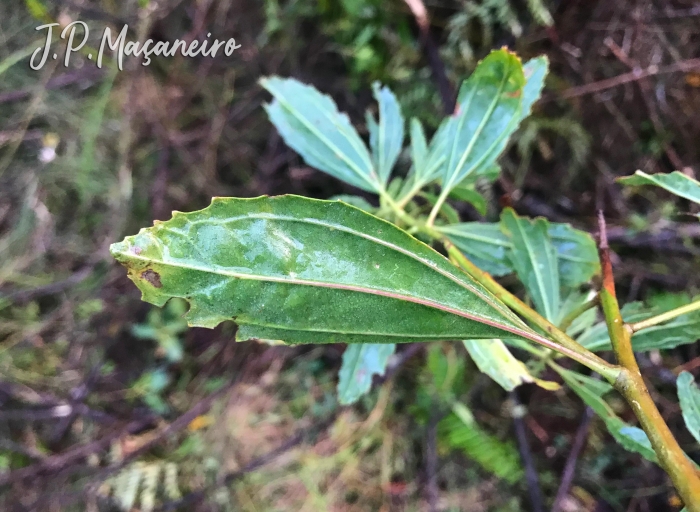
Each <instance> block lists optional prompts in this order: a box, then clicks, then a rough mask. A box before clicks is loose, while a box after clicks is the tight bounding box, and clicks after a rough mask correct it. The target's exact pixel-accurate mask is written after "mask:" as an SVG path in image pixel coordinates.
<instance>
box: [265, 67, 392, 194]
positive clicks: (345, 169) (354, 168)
mask: <svg viewBox="0 0 700 512" xmlns="http://www.w3.org/2000/svg"><path fill="white" fill-rule="evenodd" d="M260 84H261V85H262V86H263V87H264V88H265V89H267V90H268V91H269V92H270V93H271V94H272V96H273V97H274V98H275V99H274V101H273V102H272V103H269V104H267V105H265V109H266V110H267V114H268V116H269V117H270V121H271V122H272V124H274V125H275V127H276V128H277V130H278V131H279V133H280V135H281V136H282V138H283V139H284V141H285V142H286V143H287V145H288V146H289V147H291V148H292V149H294V150H295V151H296V152H297V153H299V154H300V155H301V156H302V157H303V158H304V160H305V161H306V163H307V164H309V165H310V166H311V167H315V168H316V169H319V170H321V171H323V172H325V173H328V174H330V175H331V176H333V177H335V178H338V179H339V180H343V181H345V182H346V183H349V184H350V185H353V186H355V187H357V188H360V189H362V190H366V191H368V192H379V191H380V190H382V184H381V183H380V181H379V178H378V176H377V173H376V171H375V169H374V166H373V165H372V159H371V157H370V154H369V151H367V147H366V146H365V144H364V142H363V141H362V139H361V138H360V136H359V135H358V133H357V132H356V131H355V129H354V128H353V126H352V124H351V123H350V120H349V119H348V117H347V115H345V114H342V113H340V112H338V108H337V107H336V105H335V103H334V102H333V100H332V99H331V98H330V97H329V96H326V95H325V94H321V93H320V92H318V91H317V90H316V89H315V88H313V87H311V86H309V85H304V84H302V83H301V82H298V81H297V80H294V79H291V78H288V79H283V78H279V77H275V76H273V77H269V78H263V79H262V80H261V81H260Z"/></svg>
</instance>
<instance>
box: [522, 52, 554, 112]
mask: <svg viewBox="0 0 700 512" xmlns="http://www.w3.org/2000/svg"><path fill="white" fill-rule="evenodd" d="M548 72H549V59H547V57H546V56H545V55H541V56H539V57H535V58H534V59H530V60H529V61H527V62H526V63H525V65H524V66H523V75H524V76H525V87H524V88H523V105H522V109H521V111H520V120H521V121H522V120H523V119H525V118H526V117H528V116H529V115H530V113H531V111H532V105H534V103H535V102H536V101H537V100H538V99H539V98H540V96H541V95H542V89H543V88H544V79H545V78H546V76H547V73H548Z"/></svg>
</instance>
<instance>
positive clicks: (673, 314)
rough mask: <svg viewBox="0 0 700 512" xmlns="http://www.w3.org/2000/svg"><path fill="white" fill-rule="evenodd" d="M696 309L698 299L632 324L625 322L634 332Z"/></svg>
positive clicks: (699, 307)
mask: <svg viewBox="0 0 700 512" xmlns="http://www.w3.org/2000/svg"><path fill="white" fill-rule="evenodd" d="M697 310H700V300H696V301H695V302H691V303H690V304H686V305H685V306H681V307H679V308H676V309H672V310H671V311H667V312H666V313H662V314H660V315H657V316H653V317H651V318H647V319H646V320H641V321H639V322H635V323H633V324H627V328H628V329H630V330H631V331H632V332H633V333H635V332H637V331H641V330H642V329H646V328H647V327H653V326H655V325H659V324H662V323H664V322H668V321H669V320H673V319H674V318H676V317H678V316H681V315H685V314H687V313H692V312H693V311H697Z"/></svg>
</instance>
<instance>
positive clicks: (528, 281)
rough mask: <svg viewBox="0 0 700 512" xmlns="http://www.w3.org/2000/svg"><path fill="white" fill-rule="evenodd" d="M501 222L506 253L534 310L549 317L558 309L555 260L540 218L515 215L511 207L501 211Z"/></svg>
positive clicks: (554, 314)
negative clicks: (509, 245)
mask: <svg viewBox="0 0 700 512" xmlns="http://www.w3.org/2000/svg"><path fill="white" fill-rule="evenodd" d="M501 225H502V226H503V228H504V230H506V231H507V233H508V234H509V235H510V239H511V243H512V244H513V248H512V250H511V251H510V253H509V254H508V257H509V258H510V261H511V263H512V264H513V268H515V271H516V272H517V274H518V277H519V278H520V280H521V281H522V283H523V284H524V285H525V287H526V288H527V291H528V293H529V294H530V297H532V300H533V301H534V303H535V306H536V307H537V310H538V311H539V312H540V313H541V314H542V315H544V316H545V318H547V319H548V320H550V321H554V320H556V317H557V314H558V313H559V303H560V295H559V293H560V291H559V262H558V260H557V250H556V249H555V248H554V245H553V244H552V240H551V238H550V237H549V233H548V232H547V227H548V226H547V221H546V220H544V219H535V220H529V219H526V218H523V217H519V216H518V215H516V213H515V212H514V211H513V210H512V209H511V208H506V209H505V210H504V211H503V213H502V214H501Z"/></svg>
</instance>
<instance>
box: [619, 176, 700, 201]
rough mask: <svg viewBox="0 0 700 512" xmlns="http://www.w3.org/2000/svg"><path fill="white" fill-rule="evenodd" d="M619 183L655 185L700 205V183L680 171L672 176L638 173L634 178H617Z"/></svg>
mask: <svg viewBox="0 0 700 512" xmlns="http://www.w3.org/2000/svg"><path fill="white" fill-rule="evenodd" d="M617 182H618V183H622V184H623V185H635V186H636V185H655V186H657V187H661V188H663V189H665V190H668V191H669V192H671V193H672V194H675V195H677V196H680V197H683V198H685V199H688V200H690V201H693V202H694V203H699V204H700V182H698V181H697V180H694V179H693V178H691V177H689V176H686V175H685V174H683V173H682V172H679V171H674V172H672V173H670V174H661V173H659V174H647V173H645V172H642V171H637V172H635V173H634V175H632V176H625V177H623V178H617Z"/></svg>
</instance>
